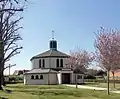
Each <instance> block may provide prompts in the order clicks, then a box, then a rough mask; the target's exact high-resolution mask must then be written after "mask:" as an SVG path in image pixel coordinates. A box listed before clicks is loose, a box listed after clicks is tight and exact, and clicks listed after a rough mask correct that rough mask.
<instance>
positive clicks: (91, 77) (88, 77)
mask: <svg viewBox="0 0 120 99" xmlns="http://www.w3.org/2000/svg"><path fill="white" fill-rule="evenodd" d="M84 79H96V77H95V76H91V75H87V76H85V77H84Z"/></svg>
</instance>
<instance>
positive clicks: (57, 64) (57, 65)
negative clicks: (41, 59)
mask: <svg viewBox="0 0 120 99" xmlns="http://www.w3.org/2000/svg"><path fill="white" fill-rule="evenodd" d="M56 67H59V59H57V60H56Z"/></svg>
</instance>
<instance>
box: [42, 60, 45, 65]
mask: <svg viewBox="0 0 120 99" xmlns="http://www.w3.org/2000/svg"><path fill="white" fill-rule="evenodd" d="M42 62H43V67H45V59H43V61H42Z"/></svg>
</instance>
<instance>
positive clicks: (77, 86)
mask: <svg viewBox="0 0 120 99" xmlns="http://www.w3.org/2000/svg"><path fill="white" fill-rule="evenodd" d="M75 83H76V88H78V84H77V83H78V82H77V74H75Z"/></svg>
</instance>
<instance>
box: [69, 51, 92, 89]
mask: <svg viewBox="0 0 120 99" xmlns="http://www.w3.org/2000/svg"><path fill="white" fill-rule="evenodd" d="M93 59H94V57H93V56H92V54H90V53H88V52H87V51H85V50H82V49H80V50H78V51H73V52H72V51H71V52H70V58H69V64H68V65H69V66H70V68H72V69H73V71H74V73H75V74H76V88H77V73H80V72H83V71H85V70H86V68H87V67H88V66H89V65H90V63H91V62H92V61H93Z"/></svg>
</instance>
